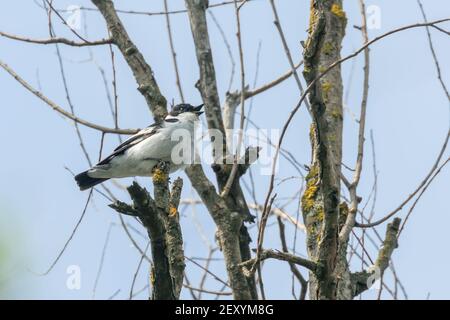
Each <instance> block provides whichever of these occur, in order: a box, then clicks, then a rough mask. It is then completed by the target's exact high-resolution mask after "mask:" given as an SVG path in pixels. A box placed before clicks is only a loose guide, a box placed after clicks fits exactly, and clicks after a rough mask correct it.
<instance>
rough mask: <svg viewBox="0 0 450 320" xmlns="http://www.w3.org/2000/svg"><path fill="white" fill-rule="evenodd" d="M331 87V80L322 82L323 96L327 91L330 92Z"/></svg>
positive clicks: (326, 94)
mask: <svg viewBox="0 0 450 320" xmlns="http://www.w3.org/2000/svg"><path fill="white" fill-rule="evenodd" d="M331 88H333V85H332V84H331V82H328V81H324V82H322V91H323V94H324V96H325V97H327V96H328V93H329V92H330V90H331Z"/></svg>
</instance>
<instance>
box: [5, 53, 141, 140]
mask: <svg viewBox="0 0 450 320" xmlns="http://www.w3.org/2000/svg"><path fill="white" fill-rule="evenodd" d="M0 67H2V68H3V69H4V70H6V72H8V73H9V74H10V75H11V76H13V78H14V79H16V80H17V82H19V83H20V84H21V85H22V86H24V87H25V88H26V89H27V90H28V91H30V92H31V93H33V94H34V95H35V96H36V97H38V98H39V99H41V100H42V101H44V102H45V103H46V104H47V105H49V106H50V107H51V108H52V109H53V110H55V111H56V112H58V113H60V114H62V115H63V116H65V117H66V118H69V119H71V120H73V121H75V122H77V123H79V124H82V125H84V126H86V127H89V128H92V129H95V130H99V131H101V132H105V133H118V134H134V133H136V132H138V131H139V130H138V129H114V128H108V127H103V126H100V125H97V124H95V123H92V122H89V121H86V120H83V119H80V118H78V117H76V116H74V115H73V114H71V113H70V112H68V111H66V110H64V109H63V108H61V107H60V106H58V105H57V104H56V103H54V102H53V101H51V100H50V99H49V98H47V97H46V96H44V95H43V94H42V93H41V92H40V91H38V90H36V89H34V88H33V87H32V86H31V85H30V84H28V82H26V81H25V80H24V79H22V78H21V77H20V76H19V75H18V74H17V73H16V72H15V71H14V70H12V69H11V68H10V67H9V66H8V65H7V64H6V63H3V62H2V61H0Z"/></svg>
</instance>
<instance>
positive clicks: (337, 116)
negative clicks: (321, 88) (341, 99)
mask: <svg viewBox="0 0 450 320" xmlns="http://www.w3.org/2000/svg"><path fill="white" fill-rule="evenodd" d="M331 116H332V117H333V118H335V119H342V112H341V110H340V109H339V108H333V110H332V111H331Z"/></svg>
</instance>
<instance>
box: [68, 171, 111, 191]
mask: <svg viewBox="0 0 450 320" xmlns="http://www.w3.org/2000/svg"><path fill="white" fill-rule="evenodd" d="M87 173H88V172H87V171H84V172H82V173H80V174H77V175H76V176H75V180H76V182H77V184H78V186H79V187H80V190H81V191H83V190H86V189H89V188H92V187H93V186H96V185H97V184H99V183H102V182H103V181H106V180H108V178H92V177H90V176H89V175H88V174H87Z"/></svg>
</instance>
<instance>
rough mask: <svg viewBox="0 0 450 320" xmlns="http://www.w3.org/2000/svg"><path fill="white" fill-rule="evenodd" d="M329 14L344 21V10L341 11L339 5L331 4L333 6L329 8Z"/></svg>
mask: <svg viewBox="0 0 450 320" xmlns="http://www.w3.org/2000/svg"><path fill="white" fill-rule="evenodd" d="M331 12H332V13H333V14H334V15H336V16H338V17H339V18H341V19H345V12H344V10H342V7H341V6H340V5H339V4H337V3H333V5H332V6H331Z"/></svg>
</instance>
